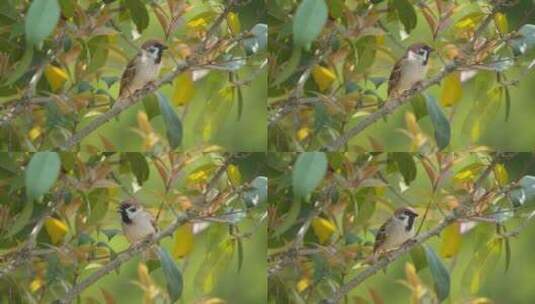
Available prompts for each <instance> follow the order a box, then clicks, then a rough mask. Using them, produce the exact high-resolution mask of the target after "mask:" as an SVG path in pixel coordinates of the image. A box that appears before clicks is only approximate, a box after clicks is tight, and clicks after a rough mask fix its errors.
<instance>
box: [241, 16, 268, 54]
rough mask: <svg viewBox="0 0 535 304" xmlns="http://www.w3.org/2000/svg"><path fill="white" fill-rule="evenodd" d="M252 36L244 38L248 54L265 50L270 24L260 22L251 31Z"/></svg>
mask: <svg viewBox="0 0 535 304" xmlns="http://www.w3.org/2000/svg"><path fill="white" fill-rule="evenodd" d="M249 32H250V33H251V34H252V37H248V38H246V39H244V40H243V46H244V48H245V51H246V52H247V55H252V54H255V53H258V52H259V51H263V50H264V49H265V48H266V47H267V43H268V26H267V24H264V23H258V24H255V26H253V28H252V29H251V30H250V31H249Z"/></svg>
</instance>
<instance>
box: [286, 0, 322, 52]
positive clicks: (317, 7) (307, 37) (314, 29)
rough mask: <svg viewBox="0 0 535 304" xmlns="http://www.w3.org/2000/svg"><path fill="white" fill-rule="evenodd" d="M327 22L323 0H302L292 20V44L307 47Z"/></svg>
mask: <svg viewBox="0 0 535 304" xmlns="http://www.w3.org/2000/svg"><path fill="white" fill-rule="evenodd" d="M325 22H327V5H326V4H325V1H324V0H303V2H301V4H299V6H298V7H297V11H296V13H295V16H294V20H293V37H294V44H295V46H297V47H302V48H305V49H308V48H309V47H310V44H311V43H312V41H314V39H316V38H317V37H318V35H319V34H320V32H321V30H322V29H323V26H324V25H325Z"/></svg>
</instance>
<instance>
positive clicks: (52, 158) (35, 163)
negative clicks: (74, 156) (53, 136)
mask: <svg viewBox="0 0 535 304" xmlns="http://www.w3.org/2000/svg"><path fill="white" fill-rule="evenodd" d="M60 165H61V160H60V158H59V155H58V154H57V153H56V152H37V153H35V154H34V155H33V156H32V159H31V160H30V163H29V164H28V168H27V169H26V174H25V183H26V196H27V197H28V200H30V201H31V200H34V199H38V198H40V197H41V196H42V195H43V194H45V193H46V192H48V190H50V188H51V187H52V185H54V183H55V182H56V179H57V178H58V175H59V168H60Z"/></svg>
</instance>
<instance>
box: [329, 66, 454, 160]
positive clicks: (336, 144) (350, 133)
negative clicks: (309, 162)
mask: <svg viewBox="0 0 535 304" xmlns="http://www.w3.org/2000/svg"><path fill="white" fill-rule="evenodd" d="M460 66H461V63H460V62H459V61H453V62H451V63H449V64H447V65H446V66H445V67H444V68H443V69H442V71H441V72H440V73H438V74H437V75H435V76H434V77H432V78H431V79H429V80H427V81H424V82H422V83H421V84H420V85H419V86H413V87H412V88H411V89H409V90H408V91H406V92H405V93H404V94H403V95H402V96H400V97H397V98H390V99H389V100H387V101H386V102H385V104H384V106H383V107H382V108H381V109H380V110H378V111H376V112H373V113H372V114H370V115H368V116H366V117H365V118H364V119H363V120H361V121H360V122H359V123H358V124H357V125H356V126H354V127H353V128H351V129H349V130H347V131H346V132H345V133H343V134H342V135H340V136H339V137H338V138H336V139H335V140H333V141H331V142H330V143H328V144H326V145H325V147H324V148H323V149H322V150H327V151H336V150H339V149H340V148H341V147H342V146H343V145H345V144H346V143H347V142H348V141H349V140H350V139H351V138H353V137H354V136H356V135H357V134H359V133H361V132H362V131H364V130H365V129H366V128H368V127H369V126H370V125H372V124H373V123H375V122H376V121H378V120H380V119H382V118H383V117H384V116H386V115H388V114H391V113H392V112H394V111H395V110H396V109H398V108H399V107H400V106H402V105H404V104H406V103H407V102H408V101H409V100H410V98H411V97H412V96H414V95H416V94H418V93H420V92H422V91H424V90H425V89H427V88H428V87H430V86H432V85H434V84H438V83H440V81H442V78H444V77H446V76H447V75H448V74H450V73H451V72H453V71H455V70H456V69H458V68H459V67H460Z"/></svg>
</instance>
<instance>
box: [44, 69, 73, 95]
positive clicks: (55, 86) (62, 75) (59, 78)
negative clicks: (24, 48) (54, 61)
mask: <svg viewBox="0 0 535 304" xmlns="http://www.w3.org/2000/svg"><path fill="white" fill-rule="evenodd" d="M45 78H46V80H47V81H48V83H49V84H50V87H51V88H52V91H54V92H56V91H58V90H59V89H61V87H62V86H63V84H64V83H65V82H66V81H67V79H69V76H68V75H67V73H66V72H65V71H64V70H63V69H61V68H59V67H57V66H53V65H51V64H49V65H47V66H46V67H45Z"/></svg>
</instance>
